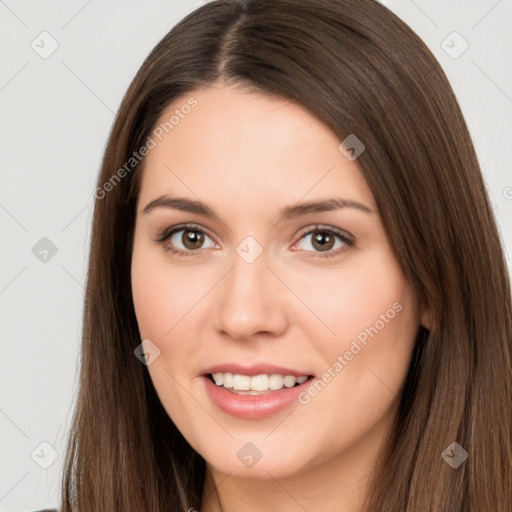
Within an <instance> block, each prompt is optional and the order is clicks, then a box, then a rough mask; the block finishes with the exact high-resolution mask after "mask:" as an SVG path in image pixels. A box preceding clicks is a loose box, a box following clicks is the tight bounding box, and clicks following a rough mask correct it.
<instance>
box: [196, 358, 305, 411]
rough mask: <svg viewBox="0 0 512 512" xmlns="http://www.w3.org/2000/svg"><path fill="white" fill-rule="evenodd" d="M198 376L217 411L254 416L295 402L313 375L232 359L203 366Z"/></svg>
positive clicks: (281, 367)
mask: <svg viewBox="0 0 512 512" xmlns="http://www.w3.org/2000/svg"><path fill="white" fill-rule="evenodd" d="M201 378H202V381H203V382H204V386H205V388H204V391H205V392H206V395H207V396H208V398H209V400H210V401H211V403H212V404H213V405H214V406H216V407H217V408H218V409H219V410H220V411H222V412H224V413H227V414H229V415H231V416H236V417H238V418H242V419H247V420H256V419H260V418H265V417H268V416H272V415H274V414H277V413H279V412H281V411H284V410H285V409H288V408H290V407H296V406H298V405H299V404H300V403H301V402H299V397H300V396H301V395H302V393H304V392H306V390H307V389H308V387H309V386H310V385H311V382H312V381H313V379H314V378H315V376H314V375H312V374H310V373H309V371H308V370H298V369H292V368H286V367H284V366H277V365H274V364H270V363H265V362H260V363H253V364H251V365H244V364H240V363H235V362H232V363H224V364H218V365H215V366H211V367H210V368H205V369H204V370H203V371H202V373H201Z"/></svg>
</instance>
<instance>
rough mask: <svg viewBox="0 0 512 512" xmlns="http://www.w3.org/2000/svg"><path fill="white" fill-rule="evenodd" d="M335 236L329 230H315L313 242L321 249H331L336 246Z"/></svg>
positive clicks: (315, 246)
mask: <svg viewBox="0 0 512 512" xmlns="http://www.w3.org/2000/svg"><path fill="white" fill-rule="evenodd" d="M334 242H335V239H334V236H333V235H332V234H330V233H328V232H327V231H314V232H313V237H312V244H313V247H314V248H315V249H318V250H319V251H329V250H331V249H332V248H333V247H334Z"/></svg>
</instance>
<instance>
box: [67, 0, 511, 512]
mask: <svg viewBox="0 0 512 512" xmlns="http://www.w3.org/2000/svg"><path fill="white" fill-rule="evenodd" d="M95 197H96V205H95V212H94V219H93V231H92V239H91V252H90V262H89V272H88V280H87V292H86V298H85V310H84V332H83V349H82V362H81V364H82V366H81V373H80V390H79V397H78V402H77V406H76V410H75V415H74V420H73V426H72V430H71V433H70V438H69V444H68V451H67V460H66V467H65V474H64V478H63V497H62V504H61V511H62V512H68V511H71V510H80V512H87V511H93V510H94V511H100V510H101V511H103V510H105V511H107V510H108V511H117V510H119V511H121V510H122V511H131V510H133V511H135V510H137V511H142V510H144V511H155V512H156V511H163V510H175V511H178V510H180V511H186V510H188V511H192V510H197V511H201V512H213V511H220V510H226V511H227V510H244V511H251V510H268V509H274V510H281V511H288V510H290V511H291V510H299V509H301V508H302V509H305V510H309V511H314V510H322V511H330V510H336V511H339V510H343V511H345V512H355V511H358V512H363V511H366V512H374V511H377V510H378V511H390V512H391V511H393V512H396V511H398V510H399V511H406V512H417V511H419V510H421V511H427V510H432V511H434V510H435V511H437V512H448V511H450V512H453V511H464V512H469V511H479V512H480V511H490V510H492V511H494V512H497V511H499V512H505V511H507V512H508V511H510V509H511V507H512V439H511V438H512V435H511V433H512V427H511V416H512V370H511V339H512V327H511V323H512V322H511V300H510V286H509V278H508V274H507V268H506V265H505V262H504V258H503V252H502V248H501V245H500V240H499V236H498V232H497V229H496V224H495V220H494V218H493V215H492V211H491V208H490V205H489V200H488V197H487V194H486V192H485V187H484V183H483V180H482V176H481V173H480V169H479V165H478V162H477V159H476V156H475V152H474V148H473V145H472V143H471V139H470V136H469V133H468V130H467V128H466V125H465V122H464V119H463V116H462V114H461V111H460V109H459V107H458V104H457V101H456V99H455V97H454V95H453V92H452V90H451V87H450V85H449V83H448V81H447V79H446V77H445V75H444V73H443V71H442V70H441V68H440V66H439V64H438V63H437V62H436V60H435V59H434V57H433V56H432V55H431V53H430V52H429V50H428V49H427V48H426V46H425V45H424V44H423V43H422V42H421V40H420V39H419V38H418V37H417V36H416V35H415V34H414V33H413V32H412V31H411V30H410V29H409V28H408V27H407V26H406V25H405V24H404V23H402V22H401V21H400V20H399V19H398V18H397V17H396V16H394V15H393V14H392V13H391V12H390V11H388V10H387V9H386V8H385V7H383V6H382V5H380V4H378V3H377V2H374V1H372V0H363V1H357V2H355V1H348V0H336V1H328V0H293V1H292V0H278V1H275V0H272V1H270V0H252V1H251V0H248V1H242V0H219V1H214V2H210V3H208V4H206V5H204V6H202V7H201V8H199V9H197V10H196V11H194V12H193V13H191V14H190V15H188V16H187V17H186V18H185V19H184V20H182V21H181V22H180V23H178V24H177V25H176V26H175V27H174V28H173V29H172V30H171V32H170V33H169V34H168V35H167V36H166V37H164V39H163V40H162V41H161V42H160V43H159V44H158V45H157V46H156V48H155V49H154V50H153V51H152V52H151V54H150V55H149V57H148V58H147V59H146V61H145V62H144V64H143V66H142V68H141V69H140V71H139V73H138V74H137V76H136V77H135V79H134V81H133V83H132V84H131V86H130V88H129V90H128V92H127V94H126V96H125V98H124V100H123V103H122V105H121V107H120V110H119V113H118V116H117V118H116V121H115V124H114V126H113V129H112V133H111V136H110V140H109V143H108V146H107V148H106V152H105V156H104V161H103V166H102V170H101V173H100V176H99V178H98V183H97V188H96V190H95Z"/></svg>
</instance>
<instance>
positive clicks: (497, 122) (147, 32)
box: [0, 0, 512, 512]
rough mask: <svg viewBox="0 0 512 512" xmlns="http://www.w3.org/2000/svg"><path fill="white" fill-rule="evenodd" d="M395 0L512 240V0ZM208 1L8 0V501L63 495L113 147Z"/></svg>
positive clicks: (4, 462)
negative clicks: (121, 123)
mask: <svg viewBox="0 0 512 512" xmlns="http://www.w3.org/2000/svg"><path fill="white" fill-rule="evenodd" d="M383 3H384V4H385V5H387V6H388V7H390V8H391V9H392V10H393V11H394V12H395V13H396V14H397V15H398V16H399V17H400V18H402V19H403V20H404V21H405V22H406V23H407V24H409V25H410V26H411V27H412V28H413V30H415V31H416V33H418V34H419V35H420V37H421V38H422V39H423V40H424V41H425V42H426V43H427V45H428V46H429V47H430V48H431V50H432V52H433V53H434V55H435V56H436V57H437V59H438V60H439V62H440V63H441V65H442V66H443V68H444V69H445V71H446V73H447V75H448V77H449V79H450V81H451V83H452V85H453V88H454V90H455V93H456V95H457V97H458V99H459V102H460V105H461V107H462V110H463V112H464V115H465V117H466V120H467V123H468V125H469V129H470V132H471V134H472V137H473V140H474V143H475V146H476V150H477V153H478V158H479V160H480V163H481V166H482V170H483V173H484V177H485V180H486V182H487V185H488V188H489V193H490V196H491V200H492V203H493V206H494V211H495V214H496V217H497V220H498V223H499V225H500V228H501V232H502V236H503V240H504V243H505V245H506V247H507V248H508V249H509V250H510V247H511V245H512V221H511V218H512V215H511V214H512V175H511V174H512V173H511V172H510V171H511V169H510V162H511V157H510V145H511V141H512V115H511V114H512V66H511V64H512V61H511V54H512V31H510V27H511V26H512V2H511V0H500V1H496V0H480V1H475V0H473V1H463V0H457V1H450V2H447V1H441V0H436V1H426V0H417V1H415V2H413V1H412V0H387V1H383ZM200 5H202V2H201V1H194V2H193V1H188V2H187V1H176V0H172V1H170V0H167V1H163V0H158V1H157V0H151V1H148V2H127V1H125V2H124V3H123V2H121V1H120V0H113V1H110V2H99V1H93V0H89V1H85V2H84V1H81V0H72V1H66V2H65V1H63V0H61V1H57V0H55V1H48V2H36V1H34V0H32V1H25V2H21V1H15V0H7V1H0V38H1V46H0V48H1V55H0V59H1V66H0V69H1V74H0V104H1V112H2V118H1V123H0V130H1V131H0V140H1V141H2V159H1V173H2V174H1V179H2V186H1V188H0V227H1V236H2V245H1V249H2V250H1V253H0V257H1V260H0V307H1V313H2V322H1V324H0V329H1V331H0V332H1V341H2V345H1V347H2V353H1V357H0V389H1V395H0V461H1V467H0V512H1V511H15V510H16V511H18V510H19V511H21V510H36V509H38V508H43V507H45V506H47V507H50V506H56V505H57V504H58V497H59V494H60V489H59V484H60V472H61V470H62V461H63V457H62V455H63V450H64V442H65V434H66V432H67V429H68V428H69V422H70V418H71V410H72V409H71V408H72V404H73V401H74V397H75V393H76V378H77V372H76V369H77V361H78V356H79V341H80V330H81V314H82V305H83V291H84V290H83V283H84V282H85V271H86V265H87V258H88V247H87V243H88V237H89V235H90V222H91V216H92V207H93V203H94V200H93V199H94V198H93V196H92V192H93V189H94V183H95V178H96V174H97V172H98V169H99V165H100V160H101V156H102V152H103V149H104V146H105V143H106V139H107V136H108V133H109V131H110V127H111V123H112V121H113V117H114V113H115V111H116V110H117V108H118V106H119V103H120V101H121V98H122V95H123V94H124V92H125V90H126V88H127V87H128V85H129V83H130V81H131V79H132V78H133V76H134V74H135V73H136V71H137V69H138V68H139V66H140V65H141V64H142V61H143V59H144V58H145V57H146V56H147V54H148V53H149V51H150V50H151V49H152V48H153V46H154V45H155V44H156V43H157V42H158V41H159V40H160V39H161V37H162V36H163V35H164V34H165V33H167V32H168V31H169V30H170V29H171V27H172V26H173V25H174V24H175V23H176V22H177V21H178V20H179V19H181V18H182V17H183V16H184V15H185V14H187V13H189V12H191V11H192V10H194V9H195V8H197V7H199V6H200ZM454 31H456V32H458V34H459V35H453V34H452V33H453V32H454ZM43 32H47V33H48V34H43V35H41V33H43ZM443 41H444V42H443ZM464 41H466V42H467V44H468V45H469V47H468V48H467V49H466V50H465V51H464V52H463V53H461V51H462V50H463V49H464V47H465V44H466V43H464ZM57 44H58V47H57V49H56V50H55V51H54V52H53V53H52V54H51V55H48V53H50V51H51V50H52V49H53V48H52V45H53V46H55V45H57ZM459 53H461V54H460V55H459ZM44 237H46V239H48V240H46V239H44V240H41V239H43V238H44ZM34 246H35V249H33V248H34ZM52 247H53V252H54V251H55V249H56V250H57V252H56V253H55V254H53V253H52ZM45 250H46V251H48V252H46V253H45V252H44V251H45ZM41 443H43V444H41Z"/></svg>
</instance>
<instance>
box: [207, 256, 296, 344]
mask: <svg viewBox="0 0 512 512" xmlns="http://www.w3.org/2000/svg"><path fill="white" fill-rule="evenodd" d="M215 288H216V296H215V304H216V306H215V307H216V310H215V315H214V325H215V328H216V329H217V332H219V333H222V334H224V335H227V336H229V337H230V338H232V339H234V340H240V341H248V340H251V339H254V338H256V337H258V336H265V337H278V336H281V335H283V333H285V332H286V330H287V328H288V325H289V321H288V315H289V312H290V311H289V304H288V301H289V300H290V297H289V291H288V293H287V289H286V287H285V286H284V285H283V283H282V281H281V280H280V279H279V278H278V277H277V276H276V272H275V271H273V270H271V269H270V268H269V262H268V261H267V257H266V253H265V251H263V253H262V254H261V255H260V256H259V257H258V258H257V259H256V260H255V261H253V262H252V263H248V262H247V261H245V260H244V259H243V258H242V257H240V256H239V255H238V254H235V255H234V258H233V266H232V268H231V270H230V271H229V272H228V273H227V275H226V276H225V277H224V279H223V280H222V281H221V282H220V283H219V285H218V286H216V287H215ZM257 335H258V336H257Z"/></svg>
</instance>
